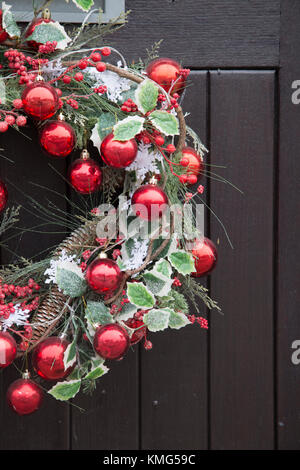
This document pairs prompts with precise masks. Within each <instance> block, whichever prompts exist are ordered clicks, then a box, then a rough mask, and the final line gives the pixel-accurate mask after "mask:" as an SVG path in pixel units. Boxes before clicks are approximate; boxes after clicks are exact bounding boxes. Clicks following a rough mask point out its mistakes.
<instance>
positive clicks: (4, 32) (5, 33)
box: [0, 10, 8, 43]
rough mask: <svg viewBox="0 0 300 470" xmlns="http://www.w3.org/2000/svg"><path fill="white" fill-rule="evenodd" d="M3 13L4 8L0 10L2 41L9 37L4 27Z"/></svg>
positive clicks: (0, 34)
mask: <svg viewBox="0 0 300 470" xmlns="http://www.w3.org/2000/svg"><path fill="white" fill-rule="evenodd" d="M2 14H3V12H2V10H0V43H2V42H4V41H6V39H7V38H8V34H7V32H6V31H5V29H3V27H2Z"/></svg>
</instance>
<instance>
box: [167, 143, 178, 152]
mask: <svg viewBox="0 0 300 470" xmlns="http://www.w3.org/2000/svg"><path fill="white" fill-rule="evenodd" d="M166 150H167V152H169V153H174V152H175V150H176V147H175V145H173V144H169V145H167V147H166Z"/></svg>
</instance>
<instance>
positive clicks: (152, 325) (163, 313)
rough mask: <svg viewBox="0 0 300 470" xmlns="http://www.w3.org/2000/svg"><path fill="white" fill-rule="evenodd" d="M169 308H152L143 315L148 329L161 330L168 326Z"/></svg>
mask: <svg viewBox="0 0 300 470" xmlns="http://www.w3.org/2000/svg"><path fill="white" fill-rule="evenodd" d="M171 312H172V311H171V309H169V308H164V309H152V310H150V311H149V312H148V313H146V314H145V315H144V317H143V321H144V323H145V325H147V328H148V330H149V331H153V332H156V331H162V330H165V329H166V328H168V325H169V318H170V315H171Z"/></svg>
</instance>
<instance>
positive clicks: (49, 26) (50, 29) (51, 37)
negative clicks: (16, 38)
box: [26, 21, 71, 49]
mask: <svg viewBox="0 0 300 470" xmlns="http://www.w3.org/2000/svg"><path fill="white" fill-rule="evenodd" d="M26 41H36V42H38V43H41V44H45V43H46V42H47V41H50V42H53V41H56V42H57V46H56V48H57V49H65V48H66V47H67V45H68V43H69V42H70V41H71V38H70V37H69V36H68V35H67V33H66V31H65V29H64V27H63V26H62V25H61V24H60V23H59V22H58V21H53V22H50V23H41V24H38V25H37V26H36V27H35V28H34V31H33V33H32V34H31V35H30V36H28V37H27V38H26Z"/></svg>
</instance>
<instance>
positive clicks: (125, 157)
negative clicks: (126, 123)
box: [100, 133, 138, 168]
mask: <svg viewBox="0 0 300 470" xmlns="http://www.w3.org/2000/svg"><path fill="white" fill-rule="evenodd" d="M113 138H114V135H113V133H111V134H108V135H107V136H106V137H105V139H104V140H103V141H102V144H101V147H100V154H101V157H102V159H103V161H104V162H105V163H106V164H107V165H109V166H112V167H114V168H125V167H126V166H129V165H130V164H131V163H132V162H133V161H134V160H135V157H136V155H137V151H138V146H137V143H136V141H135V139H130V140H125V142H120V141H119V140H113Z"/></svg>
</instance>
